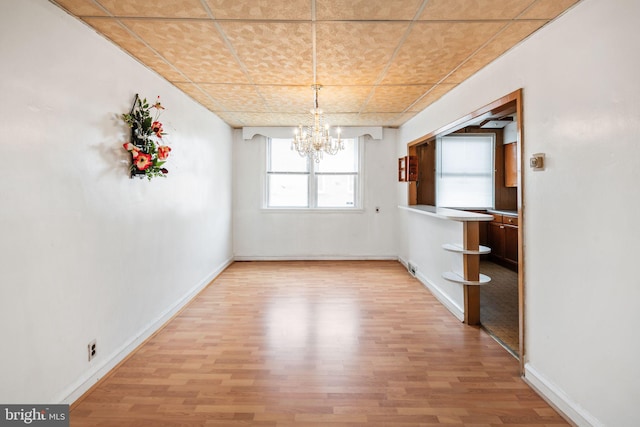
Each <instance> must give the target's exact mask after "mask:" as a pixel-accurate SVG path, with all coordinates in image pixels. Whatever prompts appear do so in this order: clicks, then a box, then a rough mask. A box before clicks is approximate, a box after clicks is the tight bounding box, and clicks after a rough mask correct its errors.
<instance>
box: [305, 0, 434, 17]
mask: <svg viewBox="0 0 640 427" xmlns="http://www.w3.org/2000/svg"><path fill="white" fill-rule="evenodd" d="M421 3H422V0H394V1H389V0H316V19H318V20H385V21H386V20H412V19H414V18H415V15H416V13H417V12H418V8H419V7H420V4H421Z"/></svg>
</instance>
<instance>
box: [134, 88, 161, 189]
mask: <svg viewBox="0 0 640 427" xmlns="http://www.w3.org/2000/svg"><path fill="white" fill-rule="evenodd" d="M163 110H164V107H163V106H162V104H161V103H160V97H159V96H158V97H157V98H156V101H155V103H153V104H149V103H148V102H147V100H146V98H145V99H140V97H139V96H138V94H136V97H135V99H134V101H133V106H132V107H131V111H130V112H129V113H125V114H123V115H122V120H124V122H125V123H126V124H128V125H129V127H130V128H131V141H130V142H126V143H124V144H123V147H124V149H125V150H127V151H128V152H130V153H131V168H130V171H131V178H133V177H134V176H139V177H140V178H143V177H147V178H148V179H149V180H151V178H154V177H158V176H161V177H166V175H167V174H168V173H169V171H168V170H167V169H166V168H165V167H164V164H165V163H166V161H167V158H168V157H169V152H171V147H169V146H168V145H166V143H165V142H164V141H163V139H162V137H163V135H166V133H165V132H164V130H163V129H162V123H161V122H160V121H158V119H159V118H160V115H161V114H162V111H163Z"/></svg>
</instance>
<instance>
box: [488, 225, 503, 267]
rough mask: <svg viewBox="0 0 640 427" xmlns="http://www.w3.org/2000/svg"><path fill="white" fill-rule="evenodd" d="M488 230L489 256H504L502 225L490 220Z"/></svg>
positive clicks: (500, 257)
mask: <svg viewBox="0 0 640 427" xmlns="http://www.w3.org/2000/svg"><path fill="white" fill-rule="evenodd" d="M488 228H489V230H488V236H487V237H488V240H489V247H490V248H491V256H493V257H495V258H499V259H502V258H504V251H505V235H504V225H502V224H500V223H497V222H490V223H489V227H488Z"/></svg>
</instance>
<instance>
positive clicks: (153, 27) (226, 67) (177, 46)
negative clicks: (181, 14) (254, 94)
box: [123, 19, 249, 84]
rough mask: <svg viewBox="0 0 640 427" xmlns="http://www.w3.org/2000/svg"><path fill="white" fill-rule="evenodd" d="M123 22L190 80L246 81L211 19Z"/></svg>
mask: <svg viewBox="0 0 640 427" xmlns="http://www.w3.org/2000/svg"><path fill="white" fill-rule="evenodd" d="M123 22H124V24H125V25H126V26H127V27H129V28H131V29H132V30H133V31H135V33H136V34H138V35H139V36H140V37H141V38H142V39H144V40H145V41H146V42H147V43H148V44H149V45H150V46H152V47H153V48H154V49H155V50H157V51H158V52H159V53H160V54H161V55H162V56H164V57H165V58H166V59H167V60H168V61H169V62H171V63H172V64H173V65H174V66H175V67H176V68H177V69H179V70H180V71H182V73H183V74H185V75H186V76H187V77H188V78H189V79H191V80H192V81H193V82H196V83H239V84H248V83H249V81H248V80H247V78H246V76H245V75H244V74H243V72H242V70H241V69H240V68H239V67H238V63H237V61H236V60H235V58H234V57H233V55H232V54H231V52H229V50H228V49H227V47H226V45H225V44H224V42H223V41H222V38H221V37H220V34H219V33H218V31H217V30H216V29H215V26H214V24H213V23H212V22H202V21H170V22H168V21H156V20H152V19H145V20H129V19H127V20H123ZM158 28H162V31H158Z"/></svg>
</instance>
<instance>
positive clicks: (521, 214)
mask: <svg viewBox="0 0 640 427" xmlns="http://www.w3.org/2000/svg"><path fill="white" fill-rule="evenodd" d="M522 92H523V91H522V88H520V89H518V90H515V91H513V92H511V93H510V94H508V95H505V96H503V97H502V98H499V99H497V100H495V101H493V102H491V103H489V104H487V105H484V106H482V107H480V108H478V109H477V110H475V111H472V112H471V113H469V114H467V115H465V116H463V117H461V118H459V119H458V120H455V121H453V122H451V123H449V124H447V125H445V126H442V127H440V128H439V129H436V130H434V131H432V132H430V133H428V134H426V135H424V136H422V137H420V138H418V139H415V140H413V141H411V142H409V143H407V154H408V155H410V156H415V155H417V151H418V147H419V146H421V145H424V144H428V143H431V142H433V141H435V139H436V138H437V137H439V136H444V135H446V134H449V133H451V132H455V131H456V130H459V129H462V128H464V127H466V126H468V125H469V124H470V123H471V122H477V121H478V120H481V119H485V118H486V119H488V118H491V117H502V116H506V115H509V114H514V113H515V114H516V117H517V129H516V131H517V139H516V144H517V145H516V158H517V164H518V171H517V172H518V187H517V209H518V353H519V355H520V374H521V375H524V364H525V359H526V346H525V321H526V316H525V310H524V309H525V274H524V272H525V263H524V254H525V252H524V251H525V249H524V248H525V245H524V228H525V219H526V218H525V206H524V189H525V188H524V187H525V182H524V174H523V171H524V170H525V169H524V167H525V165H524V164H523V156H522V153H523V149H524V114H523V105H522ZM407 191H408V204H409V205H415V204H417V198H418V193H417V184H416V182H409V186H408V190H407ZM434 204H435V201H434Z"/></svg>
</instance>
